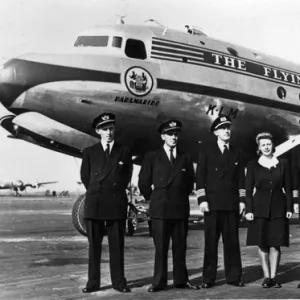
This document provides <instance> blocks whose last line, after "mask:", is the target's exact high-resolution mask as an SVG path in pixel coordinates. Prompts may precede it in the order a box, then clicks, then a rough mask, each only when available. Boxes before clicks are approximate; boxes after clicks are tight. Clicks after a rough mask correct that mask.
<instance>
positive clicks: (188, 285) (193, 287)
mask: <svg viewBox="0 0 300 300" xmlns="http://www.w3.org/2000/svg"><path fill="white" fill-rule="evenodd" d="M175 288H176V289H190V290H199V289H200V286H199V285H193V284H191V283H190V282H187V283H182V284H175Z"/></svg>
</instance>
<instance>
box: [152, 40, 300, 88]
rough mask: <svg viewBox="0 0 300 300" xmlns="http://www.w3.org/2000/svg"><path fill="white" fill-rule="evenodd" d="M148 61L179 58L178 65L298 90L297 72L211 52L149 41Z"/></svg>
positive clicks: (299, 74)
mask: <svg viewBox="0 0 300 300" xmlns="http://www.w3.org/2000/svg"><path fill="white" fill-rule="evenodd" d="M157 40H159V41H157ZM162 41H163V42H162ZM183 45H184V46H183ZM151 58H154V59H161V60H168V61H176V62H178V59H181V63H186V64H192V65H201V66H205V67H210V68H214V69H222V70H226V71H228V72H232V73H237V74H243V75H246V76H251V77H255V78H259V79H263V80H266V81H270V82H276V83H280V84H282V85H287V86H292V87H297V88H299V89H300V73H297V72H294V71H293V72H292V71H290V70H286V69H282V68H278V67H275V66H271V65H267V64H264V63H258V62H255V61H253V60H249V59H246V58H243V57H239V56H232V55H230V54H227V53H222V52H219V51H215V50H212V49H204V48H202V47H197V46H191V45H185V44H182V43H179V44H178V43H177V42H173V41H168V40H161V39H157V38H153V43H152V49H151Z"/></svg>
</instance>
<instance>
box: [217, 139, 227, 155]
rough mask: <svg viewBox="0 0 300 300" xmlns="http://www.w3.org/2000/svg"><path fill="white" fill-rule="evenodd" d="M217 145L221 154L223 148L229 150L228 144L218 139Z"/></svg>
mask: <svg viewBox="0 0 300 300" xmlns="http://www.w3.org/2000/svg"><path fill="white" fill-rule="evenodd" d="M217 143H218V146H219V149H220V150H221V152H222V153H223V152H224V149H225V148H224V147H225V146H226V147H227V149H228V150H229V143H227V144H225V143H224V142H223V141H221V140H219V139H218V141H217Z"/></svg>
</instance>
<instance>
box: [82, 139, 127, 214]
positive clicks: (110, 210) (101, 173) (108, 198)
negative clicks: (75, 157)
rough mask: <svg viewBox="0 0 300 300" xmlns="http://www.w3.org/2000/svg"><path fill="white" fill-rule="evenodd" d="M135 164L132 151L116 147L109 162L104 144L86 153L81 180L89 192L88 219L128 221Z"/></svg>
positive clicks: (87, 202) (87, 201)
mask: <svg viewBox="0 0 300 300" xmlns="http://www.w3.org/2000/svg"><path fill="white" fill-rule="evenodd" d="M131 175H132V160H131V156H130V151H129V149H128V148H126V147H124V146H121V145H118V144H117V143H116V142H115V143H114V145H113V147H112V149H111V152H110V155H109V158H108V160H107V159H106V156H105V153H104V150H103V147H102V145H101V143H98V144H96V145H93V146H91V147H89V148H86V149H85V150H84V152H83V159H82V165H81V180H82V182H83V184H84V186H85V188H86V190H87V192H86V207H85V218H89V219H101V220H103V219H104V220H107V219H123V218H126V214H127V204H128V199H127V196H126V188H127V186H128V184H129V182H130V180H131Z"/></svg>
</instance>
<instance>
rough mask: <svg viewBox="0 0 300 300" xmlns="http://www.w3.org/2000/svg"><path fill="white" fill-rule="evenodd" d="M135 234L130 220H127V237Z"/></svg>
mask: <svg viewBox="0 0 300 300" xmlns="http://www.w3.org/2000/svg"><path fill="white" fill-rule="evenodd" d="M134 232H135V228H134V226H133V222H132V220H131V219H128V220H127V236H133V235H134Z"/></svg>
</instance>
